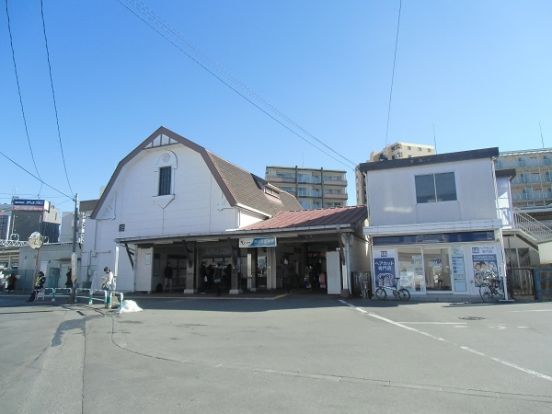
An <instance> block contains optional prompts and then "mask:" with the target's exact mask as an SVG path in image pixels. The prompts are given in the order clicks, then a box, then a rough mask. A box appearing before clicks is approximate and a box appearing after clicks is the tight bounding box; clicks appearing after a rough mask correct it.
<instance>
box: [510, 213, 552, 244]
mask: <svg viewBox="0 0 552 414" xmlns="http://www.w3.org/2000/svg"><path fill="white" fill-rule="evenodd" d="M512 213H513V220H514V223H513V227H514V228H517V229H520V230H523V231H524V232H525V233H527V234H528V235H529V236H531V237H533V238H534V239H535V240H536V241H537V242H539V243H540V242H545V241H550V240H552V229H551V228H550V227H548V226H547V225H546V224H543V223H542V222H540V221H538V220H535V219H534V218H533V217H531V216H530V215H529V214H527V213H524V212H523V211H521V210H520V209H517V208H513V209H512Z"/></svg>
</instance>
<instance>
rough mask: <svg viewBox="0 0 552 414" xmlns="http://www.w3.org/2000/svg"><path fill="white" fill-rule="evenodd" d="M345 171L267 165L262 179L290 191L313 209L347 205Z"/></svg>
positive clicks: (304, 205)
mask: <svg viewBox="0 0 552 414" xmlns="http://www.w3.org/2000/svg"><path fill="white" fill-rule="evenodd" d="M346 173H347V172H346V171H340V170H326V169H324V168H299V167H297V166H295V167H278V166H267V167H266V175H265V180H267V181H268V182H269V183H271V184H273V185H275V186H277V187H279V188H281V189H282V190H284V191H287V192H288V193H290V194H293V195H294V196H295V197H296V198H297V200H298V201H299V203H300V204H301V205H302V206H303V208H305V209H308V210H312V209H318V208H328V207H344V206H346V205H347V178H346Z"/></svg>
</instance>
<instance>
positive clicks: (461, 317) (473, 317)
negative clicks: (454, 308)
mask: <svg viewBox="0 0 552 414" xmlns="http://www.w3.org/2000/svg"><path fill="white" fill-rule="evenodd" d="M458 319H464V320H465V321H480V320H481V319H485V318H483V317H481V316H459V317H458Z"/></svg>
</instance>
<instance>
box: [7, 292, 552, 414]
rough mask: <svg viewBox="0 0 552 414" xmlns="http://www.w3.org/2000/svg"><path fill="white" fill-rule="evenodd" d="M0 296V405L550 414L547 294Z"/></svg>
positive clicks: (24, 409)
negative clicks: (120, 306) (132, 309)
mask: <svg viewBox="0 0 552 414" xmlns="http://www.w3.org/2000/svg"><path fill="white" fill-rule="evenodd" d="M24 299H25V298H24V297H14V296H7V295H1V296H0V401H1V405H0V407H1V408H0V411H1V412H2V413H6V414H11V413H46V412H47V413H93V412H94V413H96V412H106V411H108V410H109V412H122V413H156V414H158V413H183V412H186V413H196V412H197V413H199V412H201V413H221V412H224V413H258V412H263V413H276V412H278V413H280V412H290V413H344V412H347V413H371V412H374V413H376V412H377V413H400V412H405V413H471V412H473V413H481V412H485V413H519V412H521V411H522V410H523V411H527V412H531V413H550V412H552V346H551V345H552V303H521V304H519V303H514V304H498V305H487V304H449V303H415V302H411V303H408V304H397V303H392V302H386V303H381V302H371V301H362V300H358V299H357V300H347V301H345V300H339V299H336V298H329V297H321V296H291V297H283V298H278V299H275V300H256V299H235V298H234V299H224V298H223V299H215V298H212V299H211V298H194V299H184V298H171V299H163V300H161V299H146V298H141V299H136V300H137V302H138V303H139V305H140V306H142V307H143V308H144V312H140V313H133V314H124V315H120V316H118V315H116V314H115V313H113V312H105V311H104V310H103V309H101V308H99V307H88V306H84V305H73V306H67V305H61V304H58V305H54V306H53V305H52V304H49V303H42V302H40V303H38V304H37V303H34V304H28V303H26V302H25V301H24Z"/></svg>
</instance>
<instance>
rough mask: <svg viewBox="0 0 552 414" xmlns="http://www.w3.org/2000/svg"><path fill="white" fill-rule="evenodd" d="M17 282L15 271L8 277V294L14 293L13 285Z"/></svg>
mask: <svg viewBox="0 0 552 414" xmlns="http://www.w3.org/2000/svg"><path fill="white" fill-rule="evenodd" d="M16 282H17V274H16V273H15V270H12V271H11V273H10V276H9V277H8V293H9V292H13V291H15V284H16Z"/></svg>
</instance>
